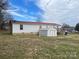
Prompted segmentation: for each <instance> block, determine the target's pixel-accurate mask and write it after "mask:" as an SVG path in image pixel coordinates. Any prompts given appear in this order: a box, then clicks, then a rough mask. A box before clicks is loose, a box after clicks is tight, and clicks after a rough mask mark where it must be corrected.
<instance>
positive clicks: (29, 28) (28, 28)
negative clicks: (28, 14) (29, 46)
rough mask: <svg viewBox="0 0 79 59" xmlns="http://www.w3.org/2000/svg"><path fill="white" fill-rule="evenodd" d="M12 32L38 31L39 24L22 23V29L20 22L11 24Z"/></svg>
mask: <svg viewBox="0 0 79 59" xmlns="http://www.w3.org/2000/svg"><path fill="white" fill-rule="evenodd" d="M12 27H13V29H12V33H31V32H38V31H39V25H25V24H24V25H23V30H20V24H13V25H12Z"/></svg>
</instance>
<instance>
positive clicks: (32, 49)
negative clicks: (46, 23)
mask: <svg viewBox="0 0 79 59" xmlns="http://www.w3.org/2000/svg"><path fill="white" fill-rule="evenodd" d="M0 59H79V35H78V34H74V35H68V36H58V37H38V36H36V35H32V34H20V35H10V34H8V33H0Z"/></svg>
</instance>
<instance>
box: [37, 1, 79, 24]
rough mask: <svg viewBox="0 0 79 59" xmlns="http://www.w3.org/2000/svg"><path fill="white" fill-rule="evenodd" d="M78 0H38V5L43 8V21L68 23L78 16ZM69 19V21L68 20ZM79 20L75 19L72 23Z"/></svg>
mask: <svg viewBox="0 0 79 59" xmlns="http://www.w3.org/2000/svg"><path fill="white" fill-rule="evenodd" d="M78 2H79V0H60V1H59V0H40V1H38V6H39V7H40V8H42V9H43V10H44V14H43V15H42V16H43V18H44V19H45V21H44V22H47V21H48V22H57V23H63V22H65V23H68V21H69V22H70V24H71V21H73V20H75V19H77V20H78V17H79V3H78ZM70 20H71V21H70ZM77 22H79V20H78V21H76V20H75V22H72V23H73V24H75V23H77Z"/></svg>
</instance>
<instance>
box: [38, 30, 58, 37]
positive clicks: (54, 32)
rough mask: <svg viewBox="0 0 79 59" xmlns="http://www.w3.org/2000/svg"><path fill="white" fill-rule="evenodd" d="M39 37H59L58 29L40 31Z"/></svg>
mask: <svg viewBox="0 0 79 59" xmlns="http://www.w3.org/2000/svg"><path fill="white" fill-rule="evenodd" d="M39 36H57V30H56V29H40V31H39Z"/></svg>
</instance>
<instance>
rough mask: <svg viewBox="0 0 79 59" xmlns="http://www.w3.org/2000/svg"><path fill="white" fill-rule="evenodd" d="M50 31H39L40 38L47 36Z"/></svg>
mask: <svg viewBox="0 0 79 59" xmlns="http://www.w3.org/2000/svg"><path fill="white" fill-rule="evenodd" d="M47 34H48V30H40V31H39V36H47Z"/></svg>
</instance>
